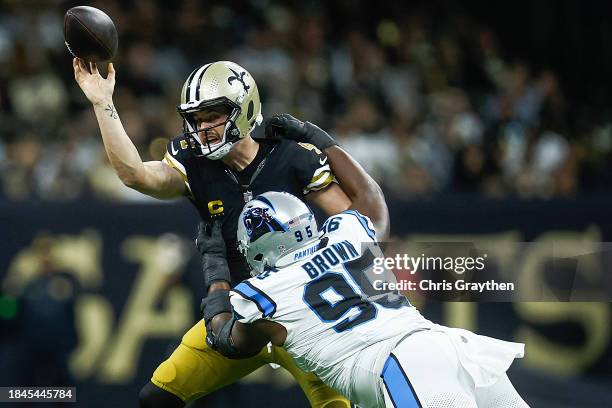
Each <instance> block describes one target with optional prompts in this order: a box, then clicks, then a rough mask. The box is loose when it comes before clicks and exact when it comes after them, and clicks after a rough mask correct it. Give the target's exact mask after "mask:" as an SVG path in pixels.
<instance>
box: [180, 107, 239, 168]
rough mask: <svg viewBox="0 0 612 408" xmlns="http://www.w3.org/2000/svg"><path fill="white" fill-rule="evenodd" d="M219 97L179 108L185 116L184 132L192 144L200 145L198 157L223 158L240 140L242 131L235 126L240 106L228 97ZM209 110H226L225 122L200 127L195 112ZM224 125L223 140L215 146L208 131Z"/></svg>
mask: <svg viewBox="0 0 612 408" xmlns="http://www.w3.org/2000/svg"><path fill="white" fill-rule="evenodd" d="M219 99H221V100H211V101H204V102H202V103H201V104H199V105H197V106H195V107H193V108H189V109H180V108H179V109H178V112H179V114H180V115H181V116H182V117H183V132H184V134H185V136H186V137H187V138H188V139H190V141H191V142H192V145H194V146H198V147H199V149H195V152H194V154H195V156H196V157H206V158H207V159H211V160H218V159H221V158H223V157H224V156H225V155H226V154H227V153H229V151H230V150H231V149H232V147H233V145H234V144H235V143H236V142H238V141H239V140H240V136H241V135H240V131H239V130H238V128H237V127H236V126H235V123H236V118H237V117H238V116H239V115H240V107H239V106H238V105H236V104H235V103H232V102H231V101H229V100H227V99H226V98H219ZM223 99H225V100H223ZM207 110H225V111H226V112H224V114H227V119H226V120H225V122H221V123H218V124H216V125H212V126H209V127H207V128H204V129H198V125H197V121H196V120H195V114H196V113H198V112H204V111H207ZM223 125H225V130H224V131H223V134H222V135H221V140H220V141H218V142H216V143H215V144H214V146H213V145H211V143H210V141H209V140H208V132H209V131H211V130H213V129H215V128H218V127H220V126H223Z"/></svg>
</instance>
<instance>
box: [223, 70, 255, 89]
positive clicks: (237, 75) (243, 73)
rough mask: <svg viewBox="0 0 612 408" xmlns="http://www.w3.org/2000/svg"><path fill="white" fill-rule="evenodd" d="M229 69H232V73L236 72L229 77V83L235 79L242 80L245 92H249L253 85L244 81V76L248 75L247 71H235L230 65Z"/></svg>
mask: <svg viewBox="0 0 612 408" xmlns="http://www.w3.org/2000/svg"><path fill="white" fill-rule="evenodd" d="M227 69H229V70H230V71H232V73H233V74H234V75H232V76H230V77H229V78H227V83H228V84H230V85H231V84H232V82H234V81H240V83H241V84H242V87H243V88H244V91H245V92H249V89H250V88H251V87H250V86H249V85H247V84H246V83H245V82H244V76H245V75H246V72H245V71H242V72H241V73H240V74H239V73H237V72H236V71H234V70H233V69H231V68H230V67H228V68H227Z"/></svg>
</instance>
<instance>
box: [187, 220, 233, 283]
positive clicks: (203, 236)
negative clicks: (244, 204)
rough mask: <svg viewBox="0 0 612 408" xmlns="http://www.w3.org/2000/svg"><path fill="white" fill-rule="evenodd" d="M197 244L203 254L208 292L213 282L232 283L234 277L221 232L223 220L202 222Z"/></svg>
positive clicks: (203, 267) (203, 269) (199, 227)
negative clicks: (228, 263)
mask: <svg viewBox="0 0 612 408" xmlns="http://www.w3.org/2000/svg"><path fill="white" fill-rule="evenodd" d="M196 246H197V247H198V250H199V251H200V254H202V272H203V273H204V285H205V289H206V293H208V288H209V287H210V285H211V284H212V283H213V282H219V281H223V282H227V283H231V282H232V278H231V275H230V271H229V266H228V265H227V259H226V256H227V250H226V248H225V241H224V240H223V235H222V233H221V222H220V221H213V222H212V223H204V222H200V225H198V236H197V238H196Z"/></svg>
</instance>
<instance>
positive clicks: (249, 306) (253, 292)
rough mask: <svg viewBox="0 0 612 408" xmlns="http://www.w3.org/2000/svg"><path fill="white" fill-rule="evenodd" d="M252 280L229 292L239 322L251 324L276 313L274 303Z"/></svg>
mask: <svg viewBox="0 0 612 408" xmlns="http://www.w3.org/2000/svg"><path fill="white" fill-rule="evenodd" d="M251 281H252V279H249V280H246V281H244V282H241V283H239V284H238V285H236V286H235V287H234V289H232V291H231V292H230V302H231V303H232V307H233V308H234V313H235V314H236V317H237V319H238V321H239V322H241V323H252V322H254V321H255V320H259V319H266V318H270V317H272V316H273V315H274V313H275V312H276V303H274V301H273V300H272V298H270V297H269V296H268V295H267V294H266V293H264V291H263V290H261V288H258V287H257V286H255V285H254V284H253V283H252V282H251Z"/></svg>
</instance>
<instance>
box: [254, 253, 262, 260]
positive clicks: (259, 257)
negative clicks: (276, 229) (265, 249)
mask: <svg viewBox="0 0 612 408" xmlns="http://www.w3.org/2000/svg"><path fill="white" fill-rule="evenodd" d="M253 259H254V260H256V261H257V262H261V260H262V259H263V254H261V253H259V254H257V255H255V256H254V257H253Z"/></svg>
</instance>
